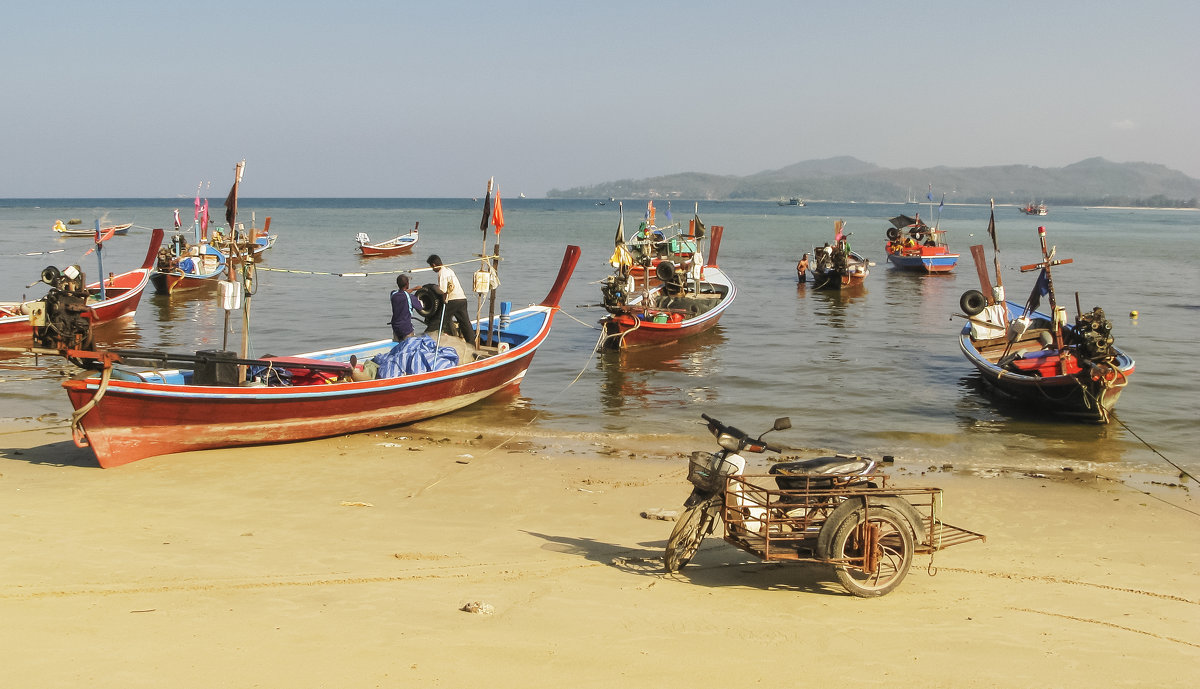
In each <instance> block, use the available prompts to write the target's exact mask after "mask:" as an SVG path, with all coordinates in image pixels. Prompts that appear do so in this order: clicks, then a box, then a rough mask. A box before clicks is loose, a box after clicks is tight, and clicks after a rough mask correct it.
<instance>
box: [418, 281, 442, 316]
mask: <svg viewBox="0 0 1200 689" xmlns="http://www.w3.org/2000/svg"><path fill="white" fill-rule="evenodd" d="M413 294H414V295H416V297H417V299H418V300H419V301H420V302H421V307H420V308H419V309H417V315H418V316H420V317H421V318H428V317H430V316H432V315H433V314H435V313H437V312H438V310H439V309H441V308H442V306H443V305H445V303H446V296H445V295H444V294H442V293H440V292H438V289H437V285H421V286H420V287H418V288H417V289H416V290H415V291H414V292H413Z"/></svg>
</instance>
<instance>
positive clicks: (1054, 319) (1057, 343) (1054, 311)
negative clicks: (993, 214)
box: [1038, 225, 1062, 350]
mask: <svg viewBox="0 0 1200 689" xmlns="http://www.w3.org/2000/svg"><path fill="white" fill-rule="evenodd" d="M1038 239H1040V240H1042V260H1043V261H1044V262H1043V263H1042V269H1043V270H1045V271H1046V289H1047V290H1049V292H1050V294H1049V297H1050V322H1051V323H1052V324H1054V329H1053V330H1052V331H1051V334H1052V335H1053V336H1054V348H1055V349H1059V350H1061V349H1062V323H1061V322H1060V321H1059V320H1058V301H1057V300H1056V299H1055V298H1054V278H1053V276H1051V275H1050V266H1052V265H1054V261H1053V260H1052V259H1053V252H1052V251H1048V250H1047V249H1046V226H1045V225H1038Z"/></svg>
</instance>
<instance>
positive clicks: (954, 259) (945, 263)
mask: <svg viewBox="0 0 1200 689" xmlns="http://www.w3.org/2000/svg"><path fill="white" fill-rule="evenodd" d="M889 222H891V223H892V226H891V227H889V228H888V229H887V242H886V243H885V244H884V247H883V248H884V250H885V251H886V252H887V260H888V261H889V262H890V263H891V264H892V265H893V266H895V267H896V268H898V269H900V270H908V271H913V272H917V273H949V272H950V271H952V270H954V266H956V265H958V254H956V253H952V252H951V251H950V249H949V248H947V247H946V232H945V231H944V230H940V229H938V228H937V227H930V226H929V225H926V224H925V223H924V222H923V221H922V220H921V217H920V216H919V215H918V216H917V217H916V218H910V217H909V216H907V215H898V216H896V217H894V218H892V219H891V220H890V221H889Z"/></svg>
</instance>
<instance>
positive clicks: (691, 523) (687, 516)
mask: <svg viewBox="0 0 1200 689" xmlns="http://www.w3.org/2000/svg"><path fill="white" fill-rule="evenodd" d="M720 507H721V500H720V498H719V497H717V498H712V499H709V500H705V501H704V502H702V503H699V504H697V505H693V506H692V507H689V508H688V509H687V511H686V512H684V513H683V516H681V517H680V518H679V521H677V522H675V528H674V529H672V530H671V537H670V538H668V539H667V552H666V556H665V557H664V558H663V564H664V565H666V568H667V571H668V572H678V571H679V570H680V569H681V568H683V566H684V565H686V564H687V563H689V562H691V561H692V557H693V556H694V555H695V554H696V551H697V550H699V549H700V542H701V541H703V540H704V537H705V536H707V535H708V534H709V532H711V531H712V527H713V523H714V522H715V521H716V519H717V511H718V510H719V509H720Z"/></svg>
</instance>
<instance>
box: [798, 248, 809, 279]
mask: <svg viewBox="0 0 1200 689" xmlns="http://www.w3.org/2000/svg"><path fill="white" fill-rule="evenodd" d="M807 275H808V254H804V255H803V256H801V257H800V262H799V263H797V264H796V277H797V278H799V279H800V282H805V281H806V280H807V279H808V278H807V277H806V276H807Z"/></svg>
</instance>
